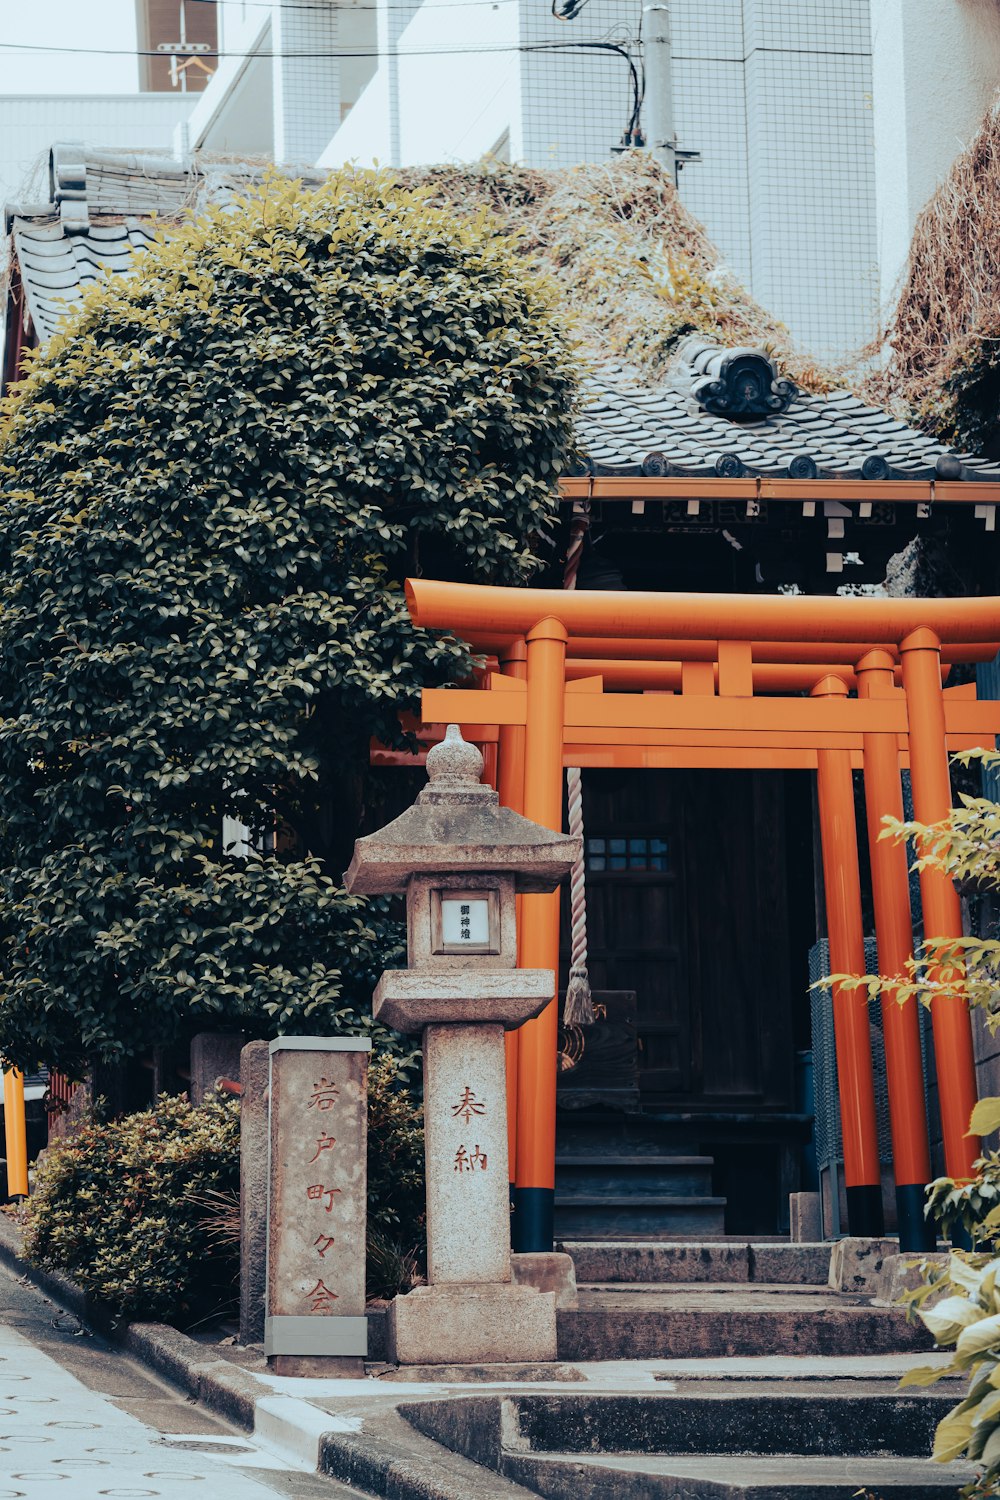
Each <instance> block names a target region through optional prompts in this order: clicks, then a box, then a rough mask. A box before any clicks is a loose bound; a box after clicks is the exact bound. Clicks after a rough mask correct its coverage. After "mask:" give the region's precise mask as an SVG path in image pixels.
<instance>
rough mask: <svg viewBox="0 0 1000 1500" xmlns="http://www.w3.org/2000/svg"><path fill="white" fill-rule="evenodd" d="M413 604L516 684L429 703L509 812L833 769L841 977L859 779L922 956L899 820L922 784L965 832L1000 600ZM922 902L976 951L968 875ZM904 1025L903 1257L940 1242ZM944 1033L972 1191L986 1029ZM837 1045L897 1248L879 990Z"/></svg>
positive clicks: (542, 1081)
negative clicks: (952, 754) (669, 773)
mask: <svg viewBox="0 0 1000 1500" xmlns="http://www.w3.org/2000/svg"><path fill="white" fill-rule="evenodd" d="M406 589H407V602H408V605H409V608H410V613H411V615H412V617H413V619H414V622H415V623H416V624H418V625H420V626H425V627H429V628H434V629H447V630H451V631H453V632H454V633H455V634H456V635H458V636H461V637H463V638H464V639H466V640H468V641H469V642H470V644H471V645H473V646H474V647H475V648H476V649H479V650H482V651H484V652H487V653H490V654H492V655H495V656H496V657H497V660H498V662H499V664H500V667H501V671H500V672H499V673H494V674H491V675H489V677H488V678H487V679H486V681H485V683H484V685H483V686H482V687H480V688H477V689H471V690H465V689H455V688H444V689H432V690H428V691H425V692H424V695H423V705H422V712H423V719H424V721H425V722H426V723H442V722H452V723H458V724H462V725H464V726H465V727H466V729H467V732H468V734H469V737H470V738H473V739H477V738H478V739H481V740H484V741H487V742H490V741H493V742H495V743H496V747H497V761H496V775H497V782H498V787H499V790H500V794H501V797H502V798H503V800H504V801H505V802H507V803H508V804H509V805H511V806H514V807H516V808H518V810H520V811H523V812H524V813H525V815H526V816H527V817H530V818H534V819H536V820H537V821H538V822H540V823H544V824H545V825H547V826H548V827H552V828H559V827H560V824H561V820H562V775H563V768H564V766H567V765H570V766H574V765H575V766H614V767H642V766H675V767H692V766H694V767H718V768H720V769H725V768H736V767H741V768H747V767H749V768H771V769H782V768H788V767H797V768H802V767H805V768H815V770H816V773H817V785H818V794H819V807H820V828H821V838H822V853H823V869H824V878H825V888H826V905H827V927H828V932H829V943H830V960H831V967H832V970H833V971H834V972H841V973H862V972H863V971H864V967H865V962H864V937H863V928H862V916H861V896H860V878H859V871H858V850H857V837H856V828H855V813H854V795H853V783H852V775H851V773H852V769H854V768H860V769H863V771H864V778H865V794H866V806H867V819H868V831H869V839H870V844H871V857H872V881H873V894H874V904H875V921H876V937H877V940H878V948H879V958H880V966H881V968H882V969H883V971H884V972H887V973H890V974H897V973H902V972H903V970H904V967H905V963H906V959H907V958H908V957H909V956H910V955H911V954H912V952H913V933H912V923H911V915H910V905H909V886H908V878H907V866H906V856H905V851H904V850H903V849H902V848H901V847H900V846H898V845H893V844H890V843H887V842H882V841H880V840H879V839H878V833H879V831H880V825H881V819H882V817H883V815H884V814H886V813H890V814H894V815H895V816H897V817H901V816H902V806H903V804H902V791H901V784H900V768H901V767H908V768H909V770H910V774H911V779H912V789H913V803H914V812H915V816H916V817H917V818H918V819H919V820H921V821H923V822H936V821H938V820H939V819H941V818H943V817H946V816H947V814H948V811H949V809H950V806H951V788H950V778H949V769H948V753H949V751H954V750H960V749H967V748H971V747H973V746H981V745H986V746H990V747H992V746H993V745H994V744H995V742H996V736H997V735H998V734H1000V703H995V702H979V701H977V700H976V698H975V689H974V688H973V687H971V686H969V687H961V688H957V689H943V688H942V673H943V672H944V674H945V675H947V666H948V664H949V663H951V662H972V661H983V660H990V659H992V657H993V656H995V655H996V653H997V650H998V645H997V639H996V638H997V637H998V636H1000V600H998V599H930V600H921V599H857V598H855V599H843V598H807V597H803V596H796V597H775V596H739V595H705V594H648V593H647V594H640V593H623V592H607V593H604V592H601V593H597V592H595V593H586V592H580V593H575V592H565V591H562V590H555V589H510V588H491V587H481V586H476V585H466V584H450V583H437V582H433V581H430V580H425V579H414V580H410V581H409V582H408V583H407V586H406ZM639 632H641V634H640V633H639ZM942 663H944V667H943V666H942ZM608 687H611V688H615V689H618V691H613V692H608V691H606V689H607V688H608ZM852 691H854V692H856V693H857V697H851V696H850V694H851V693H852ZM803 693H808V694H809V696H808V697H802V696H789V695H790V694H803ZM761 695H773V696H761ZM920 889H921V901H922V906H923V912H924V927H925V932H926V933H927V935H928V936H934V937H943V938H948V937H957V936H960V935H961V931H962V926H961V912H960V908H959V902H958V896H957V894H956V892H955V889H954V886H953V885H952V883H951V881H950V880H949V879H948V877H947V876H946V875H944V874H942V873H941V872H940V871H936V870H931V869H927V870H922V871H921V873H920ZM521 900H522V905H521V919H520V934H521V942H520V953H519V961H520V962H521V963H522V964H523V965H525V966H527V967H532V968H549V969H553V970H556V971H557V970H558V960H559V894H558V892H556V893H555V894H554V895H550V896H544V895H543V896H525V897H523V898H521ZM883 1016H884V1026H885V1047H886V1066H887V1074H888V1084H889V1096H890V1114H891V1124H892V1141H893V1155H894V1166H895V1173H896V1192H897V1209H898V1215H899V1227H900V1237H901V1244H902V1246H903V1248H906V1249H918V1248H924V1247H925V1246H926V1244H927V1243H928V1241H927V1230H926V1227H925V1224H924V1219H923V1189H924V1186H925V1184H926V1183H927V1181H928V1179H929V1176H930V1158H929V1151H928V1144H927V1122H926V1118H925V1110H924V1093H923V1070H922V1064H921V1057H920V1040H919V1031H918V1022H917V1014H916V1010H915V1006H914V1005H906V1006H900V1005H898V1004H896V1003H895V1002H894V1001H893V1000H892V998H891V997H888V998H887V999H886V1001H885V1002H884V1004H883ZM931 1016H932V1027H933V1036H934V1049H935V1059H936V1065H937V1073H938V1081H939V1092H940V1103H941V1117H942V1131H943V1137H944V1148H945V1161H946V1168H947V1171H948V1172H949V1174H950V1175H952V1176H955V1177H958V1178H963V1177H968V1176H969V1175H970V1173H971V1166H972V1162H973V1160H974V1159H975V1157H976V1155H977V1152H978V1143H977V1142H976V1141H974V1140H972V1139H970V1138H969V1137H968V1136H967V1135H966V1132H967V1130H968V1123H969V1116H970V1113H971V1110H972V1107H973V1104H974V1102H975V1097H976V1089H975V1066H974V1058H973V1051H972V1038H971V1030H970V1026H969V1018H968V1014H967V1010H966V1007H965V1005H964V1004H963V1003H962V1001H961V1000H959V999H957V998H955V997H954V996H947V995H942V996H938V997H936V998H935V1000H934V1002H933V1005H932V1011H931ZM557 1025H558V1017H557V1013H556V1006H555V1005H554V1004H553V1005H550V1006H549V1007H548V1009H547V1010H546V1011H545V1012H544V1013H543V1014H542V1015H541V1016H540V1017H539V1018H538V1019H537V1020H536V1021H533V1022H530V1023H529V1024H528V1025H527V1026H525V1027H524V1028H523V1029H522V1030H521V1031H520V1032H519V1033H518V1034H517V1037H516V1038H512V1046H511V1049H510V1064H511V1068H510V1074H511V1076H510V1078H509V1080H508V1088H509V1090H510V1092H511V1095H512V1098H513V1099H516V1110H515V1111H512V1117H513V1119H514V1122H515V1123H514V1132H513V1134H514V1139H513V1141H512V1147H513V1150H512V1160H513V1161H515V1162H516V1170H515V1187H514V1206H515V1213H514V1237H515V1245H516V1247H517V1248H518V1249H520V1250H544V1249H548V1248H551V1242H552V1210H553V1197H554V1184H555V1090H556V1051H557ZM834 1028H835V1037H836V1047H837V1065H838V1077H839V1090H840V1103H841V1122H842V1131H843V1142H844V1176H845V1181H846V1184H847V1197H848V1207H849V1222H850V1229H851V1232H852V1233H854V1234H879V1233H881V1231H882V1204H881V1171H880V1163H879V1152H878V1140H877V1127H876V1113H875V1096H874V1086H873V1078H872V1062H871V1048H870V1040H869V1029H868V1015H867V997H866V995H865V993H864V992H863V991H857V990H847V989H843V988H841V987H839V986H838V987H835V993H834Z"/></svg>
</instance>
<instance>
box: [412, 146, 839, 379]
mask: <svg viewBox="0 0 1000 1500" xmlns="http://www.w3.org/2000/svg"><path fill="white" fill-rule="evenodd" d="M401 175H402V179H403V181H404V182H405V183H406V185H407V186H422V187H424V188H427V189H428V190H430V192H431V193H432V195H433V197H434V199H435V200H436V201H438V202H441V203H448V204H451V205H452V206H453V207H455V208H458V209H461V210H463V211H467V212H476V211H479V210H481V209H483V208H488V209H490V210H492V212H494V213H495V214H496V215H497V216H498V217H499V218H500V219H501V220H502V221H503V223H504V226H505V227H506V228H508V229H512V230H515V231H516V232H517V233H518V234H519V237H520V244H521V247H522V250H523V251H524V253H525V254H526V255H527V256H528V257H529V259H530V260H531V261H532V262H533V263H534V264H535V266H536V267H537V269H538V270H540V271H542V272H543V273H546V274H547V275H548V277H549V278H550V279H551V280H552V281H554V283H555V285H556V288H557V293H558V295H559V298H560V302H561V306H562V312H563V315H564V316H565V317H566V320H567V322H568V323H570V324H571V325H572V326H574V327H575V329H576V332H577V334H578V335H579V337H580V338H581V340H582V343H583V346H584V350H585V352H586V354H587V355H588V356H589V357H590V358H597V359H600V358H607V357H608V356H613V357H615V358H616V359H618V360H620V361H623V362H625V363H627V364H629V365H631V366H633V367H634V368H635V369H637V370H639V371H641V372H642V373H643V374H644V375H645V376H647V377H652V378H653V379H654V380H655V379H663V378H664V377H665V376H666V375H668V374H669V371H670V367H671V364H672V362H673V358H674V354H675V352H676V349H677V347H678V345H679V344H680V342H681V341H682V340H683V339H684V338H685V337H686V336H687V335H689V334H699V335H701V336H702V337H704V338H707V339H713V340H717V341H718V342H719V343H723V344H729V345H754V346H757V347H763V348H765V349H767V351H768V352H769V353H770V354H771V355H772V356H773V358H774V359H775V361H776V363H777V364H778V365H779V367H780V368H781V369H782V370H783V372H785V373H787V374H789V375H790V376H791V377H792V379H793V380H795V381H796V382H797V383H798V384H800V385H803V386H806V387H808V388H811V389H817V388H822V386H823V385H824V384H825V383H826V382H825V378H824V374H823V372H822V371H821V370H820V369H819V368H818V367H817V366H815V365H813V364H810V363H809V362H808V361H807V360H805V359H804V358H803V357H802V356H801V355H800V354H799V353H798V352H797V351H796V350H795V348H794V346H793V345H792V342H791V338H790V335H789V334H788V331H787V329H785V327H784V326H783V325H782V324H781V323H779V322H778V321H777V320H776V319H774V318H772V317H770V316H769V314H767V313H766V312H765V311H764V310H763V308H761V307H759V306H758V304H757V303H756V302H754V301H753V299H752V298H751V297H750V296H749V295H748V294H747V292H745V291H744V289H743V288H742V287H741V286H740V284H739V282H738V281H737V280H736V278H735V277H734V276H733V275H732V273H731V272H729V271H728V270H727V269H726V267H725V264H724V262H723V260H722V257H721V256H720V254H719V252H718V250H716V248H715V246H714V245H713V244H712V242H711V240H710V239H709V238H708V235H707V234H706V232H705V230H704V229H703V227H702V225H701V224H700V223H699V221H698V220H697V219H696V218H695V217H694V215H693V214H692V213H691V212H690V211H689V210H688V209H687V208H685V207H684V205H683V204H682V202H681V200H680V198H679V196H678V194H677V192H676V190H675V188H674V185H673V183H672V182H671V181H670V179H669V177H668V176H667V175H666V174H665V173H664V171H663V170H662V168H661V167H660V166H658V164H657V163H656V162H655V161H654V160H653V159H652V158H651V157H649V156H647V155H645V154H644V153H639V152H631V153H628V154H626V155H623V156H622V157H620V158H619V159H618V160H617V161H614V162H611V163H598V164H589V165H584V166H578V167H569V168H562V169H559V170H551V171H538V170H534V169H532V168H528V167H514V166H509V165H506V164H504V163H501V162H496V161H491V160H487V161H484V162H479V163H476V164H473V165H468V166H465V165H461V166H439V167H424V168H412V169H409V170H408V171H405V172H403V173H402V174H401Z"/></svg>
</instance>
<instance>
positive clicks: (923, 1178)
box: [858, 651, 937, 1251]
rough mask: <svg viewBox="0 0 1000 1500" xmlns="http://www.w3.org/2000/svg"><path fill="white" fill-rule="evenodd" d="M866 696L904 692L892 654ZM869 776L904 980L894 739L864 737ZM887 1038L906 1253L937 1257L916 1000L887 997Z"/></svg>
mask: <svg viewBox="0 0 1000 1500" xmlns="http://www.w3.org/2000/svg"><path fill="white" fill-rule="evenodd" d="M858 691H859V693H860V695H861V697H863V698H878V697H885V696H887V695H889V694H892V693H894V692H895V691H896V690H895V687H894V685H893V658H892V657H891V656H890V655H889V653H888V652H886V651H872V652H871V653H870V654H869V655H868V656H866V657H863V658H862V660H861V661H859V662H858ZM864 773H865V814H866V820H867V825H868V850H869V858H870V863H871V874H872V899H873V904H874V908H875V937H876V940H877V942H878V962H879V970H880V972H881V973H883V974H888V975H890V976H894V975H900V976H903V975H905V974H906V973H907V965H908V963H909V961H910V959H911V958H912V957H913V918H912V914H911V912H910V880H909V860H908V858H907V852H906V846H905V844H901V843H899V842H897V841H896V840H895V839H884V838H883V837H882V834H883V832H884V831H885V830H884V826H883V821H882V820H883V818H885V817H886V816H891V817H894V818H896V819H897V820H898V821H900V822H902V820H903V788H902V783H901V781H900V776H899V752H898V749H897V745H896V742H895V740H894V739H893V738H892V737H891V736H887V735H882V734H866V735H865V736H864ZM882 1035H883V1038H884V1041H885V1068H886V1083H887V1085H888V1091H889V1123H890V1128H891V1131H892V1161H893V1177H894V1179H895V1191H896V1222H897V1232H898V1234H899V1243H900V1249H902V1250H923V1251H928V1250H933V1249H934V1248H935V1242H936V1238H937V1235H936V1230H935V1227H934V1224H933V1223H932V1222H928V1220H927V1219H926V1218H925V1216H924V1189H925V1187H926V1185H927V1183H928V1182H929V1181H930V1175H931V1162H930V1151H929V1148H928V1137H927V1111H926V1109H925V1106H924V1065H923V1057H922V1054H921V1047H920V1021H919V1016H918V1012H917V1001H916V1000H915V999H914V998H912V997H911V998H910V999H909V1000H906V1001H904V1002H902V1003H900V1001H899V999H898V998H897V995H896V992H895V991H894V990H893V991H889V992H887V993H885V994H883V996H882Z"/></svg>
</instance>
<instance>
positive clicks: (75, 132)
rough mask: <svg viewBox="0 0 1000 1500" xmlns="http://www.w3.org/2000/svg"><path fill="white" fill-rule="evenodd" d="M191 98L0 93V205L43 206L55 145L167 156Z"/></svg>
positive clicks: (174, 96)
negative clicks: (74, 143) (155, 152)
mask: <svg viewBox="0 0 1000 1500" xmlns="http://www.w3.org/2000/svg"><path fill="white" fill-rule="evenodd" d="M198 97H199V96H198V95H197V94H181V93H177V94H153V93H149V94H68V95H67V94H5V95H0V202H3V203H7V202H12V201H19V202H24V201H26V200H29V199H30V200H32V201H34V202H42V203H47V202H48V199H49V185H48V156H49V148H50V147H51V146H52V144H53V143H54V142H55V141H81V142H82V143H83V144H84V145H87V146H95V147H101V146H106V147H115V146H120V147H121V148H122V149H123V150H125V149H130V148H131V149H134V150H158V151H162V152H163V154H164V155H165V156H169V155H170V154H171V148H172V141H173V134H174V128H175V126H176V125H177V123H178V121H180V120H183V119H185V118H186V117H187V116H188V115H189V114H190V112H191V109H192V107H193V105H194V102H195V100H196V99H197V98H198Z"/></svg>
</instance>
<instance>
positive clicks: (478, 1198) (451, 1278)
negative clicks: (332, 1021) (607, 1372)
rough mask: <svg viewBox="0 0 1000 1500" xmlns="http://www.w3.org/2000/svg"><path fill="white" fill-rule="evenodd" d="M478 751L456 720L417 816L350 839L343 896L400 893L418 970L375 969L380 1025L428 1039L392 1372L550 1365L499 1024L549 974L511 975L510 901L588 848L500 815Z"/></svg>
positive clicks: (430, 765) (546, 1294) (530, 1008)
mask: <svg viewBox="0 0 1000 1500" xmlns="http://www.w3.org/2000/svg"><path fill="white" fill-rule="evenodd" d="M482 771H483V758H482V756H481V755H480V753H479V751H478V750H477V749H476V747H475V746H474V745H469V744H467V743H466V742H465V740H463V739H462V736H461V733H460V732H459V730H458V727H457V726H456V725H454V724H450V725H449V726H448V732H447V736H446V738H445V740H444V741H443V742H442V743H441V744H440V745H436V746H435V747H434V748H433V749H432V750H431V751H430V752H429V754H428V756H427V773H428V776H429V778H430V780H429V784H428V785H427V786H426V787H425V788H424V790H423V791H422V792H421V793H420V795H419V797H418V798H417V801H416V803H415V804H414V806H413V807H411V808H409V809H408V810H407V811H406V812H405V813H403V814H402V815H401V816H400V817H398V818H397V819H396V820H395V821H394V822H392V823H390V824H388V825H387V826H386V827H385V828H383V829H380V830H379V832H378V833H373V834H369V835H368V836H367V837H366V838H362V839H359V840H358V841H357V843H356V844H355V849H354V858H353V860H352V861H351V867H350V869H349V870H348V871H347V874H346V875H345V877H344V883H345V885H346V886H347V889H348V890H349V891H358V892H362V893H365V894H372V895H374V894H379V893H391V892H399V893H405V895H406V909H407V945H408V956H409V963H410V967H409V968H408V969H405V970H389V971H387V972H386V973H384V974H383V975H382V978H381V980H380V981H379V984H378V987H377V988H376V991H375V997H374V1005H373V1009H374V1013H375V1015H376V1017H377V1018H378V1019H380V1020H381V1021H384V1022H385V1023H386V1024H387V1025H389V1026H392V1027H394V1028H395V1029H396V1030H398V1031H405V1032H408V1033H410V1034H411V1035H412V1034H417V1035H422V1037H423V1050H424V1136H425V1155H426V1166H427V1272H428V1285H427V1286H424V1287H417V1288H415V1289H414V1290H413V1291H412V1292H410V1293H409V1294H408V1295H407V1296H403V1297H396V1298H395V1299H394V1300H393V1302H392V1303H391V1305H390V1308H389V1326H388V1331H389V1353H390V1358H393V1359H395V1360H396V1361H397V1362H398V1363H399V1364H403V1365H417V1364H455V1363H457V1364H469V1363H491V1364H492V1363H500V1364H502V1363H520V1362H529V1361H543V1360H553V1359H555V1357H556V1312H555V1309H556V1297H555V1293H554V1292H552V1291H539V1290H537V1289H536V1288H535V1287H533V1286H529V1285H519V1284H515V1283H514V1282H513V1281H512V1279H511V1254H510V1204H509V1182H508V1163H507V1098H506V1086H505V1063H504V1031H505V1030H513V1029H515V1028H516V1027H518V1026H522V1025H523V1024H524V1022H525V1021H529V1020H531V1019H532V1017H534V1016H537V1015H538V1014H539V1013H540V1012H541V1011H542V1010H544V1008H545V1006H546V1005H547V1004H548V1003H549V1002H550V1001H551V999H552V997H553V995H554V993H555V975H554V974H552V972H551V971H549V970H544V969H518V968H517V967H516V965H517V934H516V931H515V899H514V898H515V894H516V893H517V892H521V891H551V890H554V889H555V887H556V886H557V885H558V883H559V881H560V880H561V879H562V877H563V876H564V875H565V874H567V873H568V872H569V870H570V868H571V866H572V864H573V861H574V860H575V858H576V857H577V855H578V854H579V850H580V840H579V839H575V838H567V837H566V836H565V835H563V834H561V833H554V832H553V831H552V830H551V829H548V828H542V827H541V826H540V825H539V824H537V823H532V822H530V821H529V820H528V819H527V818H523V817H521V816H520V815H519V814H517V813H514V812H512V811H511V810H510V809H509V808H505V807H501V806H500V804H499V799H498V797H497V794H496V792H495V791H493V790H492V789H491V788H490V787H487V786H483V785H482V783H481V781H480V777H481V775H482Z"/></svg>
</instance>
